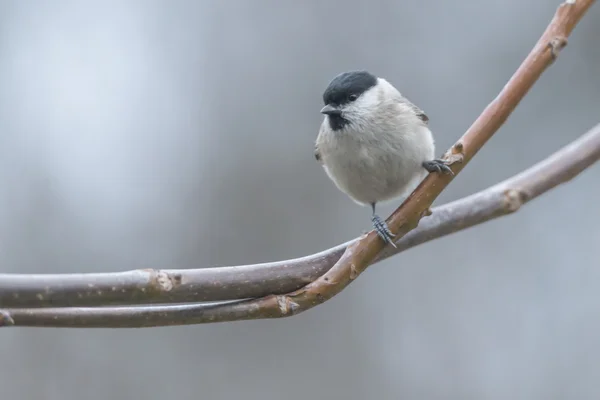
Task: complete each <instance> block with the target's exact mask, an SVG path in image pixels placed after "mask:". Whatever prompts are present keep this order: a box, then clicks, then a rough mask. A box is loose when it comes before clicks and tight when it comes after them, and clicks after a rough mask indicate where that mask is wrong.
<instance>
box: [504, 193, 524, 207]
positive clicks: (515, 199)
mask: <svg viewBox="0 0 600 400" xmlns="http://www.w3.org/2000/svg"><path fill="white" fill-rule="evenodd" d="M524 200H525V194H524V193H523V192H521V191H520V190H516V189H508V190H506V191H505V192H504V208H505V209H506V210H507V211H508V212H515V211H517V210H518V209H519V208H521V206H522V205H523V203H524Z"/></svg>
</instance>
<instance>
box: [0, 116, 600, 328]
mask: <svg viewBox="0 0 600 400" xmlns="http://www.w3.org/2000/svg"><path fill="white" fill-rule="evenodd" d="M599 159H600V124H598V125H596V126H595V127H594V128H593V129H591V130H590V131H589V132H588V133H586V134H585V135H583V136H582V137H580V138H579V139H577V140H576V141H574V142H573V143H571V144H569V145H567V146H566V147H564V148H562V149H561V150H559V151H558V152H556V153H555V154H553V155H552V156H550V157H548V158H547V159H545V160H544V161H542V162H540V163H538V164H536V165H534V166H533V167H531V168H529V169H527V170H526V171H524V172H521V173H520V174H518V175H516V176H514V177H512V178H510V179H508V180H506V181H504V182H501V183H499V184H497V185H495V186H492V187H490V188H488V189H486V190H484V191H482V192H479V193H476V194H474V195H471V196H469V197H466V198H464V199H461V200H458V201H455V202H453V203H449V204H447V205H445V206H443V207H440V208H439V209H438V210H439V211H436V212H435V213H434V216H435V218H434V217H429V218H427V219H425V220H424V221H423V222H424V223H423V224H422V225H421V227H420V228H421V229H418V230H414V231H412V232H410V233H409V234H407V235H406V236H404V237H403V238H402V239H401V240H400V241H398V247H399V249H398V250H395V249H393V248H392V247H388V248H387V249H386V251H385V252H383V253H382V254H381V255H380V257H379V258H378V259H379V260H382V259H383V258H386V257H389V256H391V255H393V254H395V253H396V252H397V251H402V250H405V249H407V248H410V247H413V246H416V245H418V244H420V243H423V242H426V241H429V240H432V239H435V238H437V237H440V236H443V235H447V234H450V233H452V232H456V231H458V230H461V229H466V228H468V227H470V226H473V225H477V224H480V223H483V222H486V221H489V220H492V219H494V218H497V217H500V216H502V215H507V214H510V213H513V212H515V211H517V210H518V209H519V208H520V207H521V206H522V205H524V204H525V203H527V202H529V201H531V200H533V199H534V198H536V197H538V196H539V195H541V194H543V193H545V192H547V191H549V190H550V189H552V188H554V187H556V186H558V185H559V184H561V183H564V182H567V181H569V180H570V179H572V178H574V177H575V176H577V175H578V174H579V173H580V172H582V171H584V170H585V169H586V168H588V167H590V166H591V165H592V164H594V162H596V161H598V160H599ZM276 298H279V299H283V298H284V297H283V296H276ZM252 303H253V300H245V301H237V302H230V303H218V304H188V305H175V306H144V307H112V308H110V307H105V308H30V309H7V310H4V311H3V312H0V326H2V325H13V324H14V325H18V326H40V327H87V328H91V327H104V328H109V327H110V328H134V327H149V326H166V325H185V324H199V323H207V322H223V321H232V320H242V319H253V318H264V317H269V316H270V315H268V314H263V311H264V310H261V309H260V308H258V307H255V308H252V307H251V305H252ZM282 304H284V303H282Z"/></svg>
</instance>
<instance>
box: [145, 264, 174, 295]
mask: <svg viewBox="0 0 600 400" xmlns="http://www.w3.org/2000/svg"><path fill="white" fill-rule="evenodd" d="M145 271H146V272H148V273H149V274H150V285H151V287H152V289H154V290H156V291H158V292H170V291H171V290H173V288H175V287H177V286H179V285H180V284H181V274H173V273H169V272H166V271H162V270H154V269H146V270H145ZM142 289H144V288H142ZM143 291H145V290H143Z"/></svg>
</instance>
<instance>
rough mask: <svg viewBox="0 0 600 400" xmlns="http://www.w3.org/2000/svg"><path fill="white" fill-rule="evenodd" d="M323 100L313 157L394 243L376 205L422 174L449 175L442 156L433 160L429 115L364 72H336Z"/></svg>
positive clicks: (406, 189) (399, 193) (406, 191)
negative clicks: (368, 210)
mask: <svg viewBox="0 0 600 400" xmlns="http://www.w3.org/2000/svg"><path fill="white" fill-rule="evenodd" d="M323 102H324V103H325V107H323V109H322V110H321V113H322V114H324V115H325V117H324V119H323V123H322V124H321V128H320V130H319V134H318V136H317V140H316V143H315V158H316V159H317V161H319V163H321V165H322V166H323V168H324V169H325V172H326V173H327V175H328V176H329V178H330V179H331V180H332V181H333V182H334V183H335V185H336V186H337V187H338V189H340V190H341V191H342V192H344V193H346V194H347V195H348V196H349V197H350V198H351V199H352V200H354V201H355V202H356V203H358V204H361V205H370V206H371V209H372V212H373V214H372V217H371V221H372V223H373V227H374V228H375V231H376V232H377V234H378V235H379V236H380V237H381V238H382V239H383V240H384V241H385V242H386V243H390V244H392V245H393V246H395V245H394V242H393V237H394V234H393V233H392V232H390V230H389V228H388V226H387V224H386V222H385V221H384V220H382V219H381V218H380V217H379V216H378V215H377V214H376V212H375V207H376V204H377V203H379V202H383V201H386V200H391V199H394V198H396V197H399V196H402V195H408V194H410V191H411V190H413V189H414V188H415V187H416V186H417V185H418V183H419V182H420V181H421V180H423V178H425V176H426V175H427V173H428V172H444V173H450V174H451V173H452V170H451V169H450V168H449V167H448V166H447V165H446V163H445V162H444V161H443V160H440V159H434V141H433V136H432V134H431V131H430V130H429V128H428V126H427V125H428V121H429V118H428V117H427V115H425V113H424V112H423V110H421V109H419V108H418V107H417V106H415V105H414V104H412V103H411V102H410V101H409V100H408V99H407V98H406V97H404V96H402V95H401V94H400V92H398V90H396V88H395V87H394V86H392V85H391V84H390V83H389V82H388V81H386V80H385V79H383V78H378V77H376V76H374V75H372V74H371V73H369V72H367V71H351V72H344V73H342V74H340V75H338V76H336V77H335V78H334V79H333V80H332V81H331V82H330V83H329V85H328V86H327V88H326V89H325V92H324V93H323Z"/></svg>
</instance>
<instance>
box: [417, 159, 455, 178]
mask: <svg viewBox="0 0 600 400" xmlns="http://www.w3.org/2000/svg"><path fill="white" fill-rule="evenodd" d="M423 168H425V169H426V170H427V171H428V172H430V173H431V172H440V173H444V174H450V175H454V172H452V170H451V169H450V167H449V166H448V164H447V163H446V161H444V160H440V159H435V160H431V161H424V162H423Z"/></svg>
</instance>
